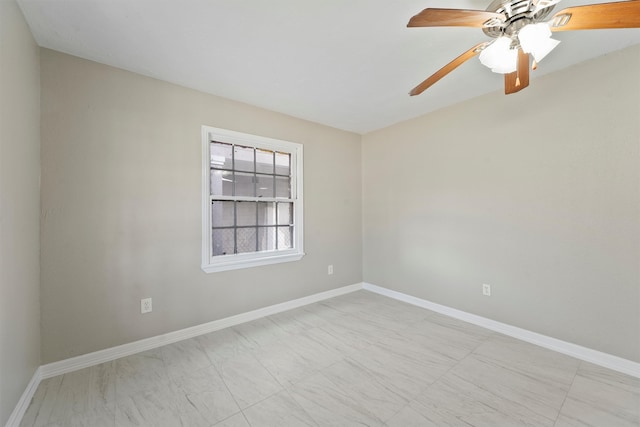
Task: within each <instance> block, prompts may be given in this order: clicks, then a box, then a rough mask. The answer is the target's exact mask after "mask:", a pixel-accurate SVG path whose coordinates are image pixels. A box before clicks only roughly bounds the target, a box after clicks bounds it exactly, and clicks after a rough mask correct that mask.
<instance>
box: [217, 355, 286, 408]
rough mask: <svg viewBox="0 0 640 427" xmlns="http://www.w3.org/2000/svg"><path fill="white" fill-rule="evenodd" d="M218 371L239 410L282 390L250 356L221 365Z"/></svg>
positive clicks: (237, 358)
mask: <svg viewBox="0 0 640 427" xmlns="http://www.w3.org/2000/svg"><path fill="white" fill-rule="evenodd" d="M218 371H219V373H220V376H221V377H222V379H223V380H224V382H225V384H226V385H227V388H228V389H229V391H230V392H231V394H232V395H233V397H234V399H235V400H236V402H237V403H238V405H239V406H240V408H241V409H244V408H247V407H249V406H251V405H253V404H255V403H257V402H259V401H261V400H264V399H266V398H267V397H269V396H271V395H273V394H275V393H277V392H279V391H280V390H282V385H280V383H279V382H278V381H277V380H276V379H275V378H274V377H273V375H271V374H270V373H269V371H267V369H266V368H265V367H264V366H263V365H262V364H261V363H260V362H259V361H258V360H257V359H256V358H255V357H253V356H252V355H251V354H244V355H241V356H238V357H236V358H233V359H229V360H227V361H226V362H224V363H221V364H220V365H219V366H218Z"/></svg>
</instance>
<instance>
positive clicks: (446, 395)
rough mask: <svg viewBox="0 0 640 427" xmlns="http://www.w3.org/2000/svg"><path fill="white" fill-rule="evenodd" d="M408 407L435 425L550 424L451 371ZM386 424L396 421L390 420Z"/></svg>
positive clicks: (526, 407) (519, 404) (522, 404)
mask: <svg viewBox="0 0 640 427" xmlns="http://www.w3.org/2000/svg"><path fill="white" fill-rule="evenodd" d="M410 406H411V408H412V409H413V410H414V411H415V412H417V413H419V414H420V415H421V416H422V417H424V418H425V419H427V420H429V422H431V423H433V424H435V425H438V426H459V425H465V426H466V425H469V426H486V427H495V426H510V427H513V426H537V427H543V426H552V425H553V422H554V420H555V418H554V419H553V420H552V419H549V418H547V417H545V416H543V415H540V414H539V413H538V412H536V411H532V410H531V409H530V408H529V403H528V402H518V401H514V400H511V399H507V398H505V397H503V396H499V395H496V394H494V393H492V392H491V391H489V390H487V389H485V388H484V387H483V386H482V385H477V384H474V383H472V382H469V381H465V380H464V379H463V378H460V377H458V376H455V375H449V374H447V375H445V376H444V377H443V378H441V379H440V380H438V381H436V382H435V383H434V384H433V385H431V386H430V387H429V388H427V389H426V390H424V391H423V392H422V393H420V395H419V396H418V397H417V398H416V400H415V401H413V402H411V404H410ZM393 421H394V420H392V422H390V425H398V424H395V423H394V422H393Z"/></svg>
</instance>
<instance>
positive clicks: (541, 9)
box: [482, 0, 557, 47]
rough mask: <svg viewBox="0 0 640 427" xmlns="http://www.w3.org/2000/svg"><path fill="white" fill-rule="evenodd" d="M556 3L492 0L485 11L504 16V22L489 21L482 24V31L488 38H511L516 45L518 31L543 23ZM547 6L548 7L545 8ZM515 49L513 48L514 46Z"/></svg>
mask: <svg viewBox="0 0 640 427" xmlns="http://www.w3.org/2000/svg"><path fill="white" fill-rule="evenodd" d="M555 3H557V2H556V1H553V0H540V1H538V2H537V3H534V2H533V1H532V0H510V1H509V0H494V1H493V2H492V3H491V4H490V5H489V7H487V11H489V12H495V13H500V14H502V15H504V17H505V20H504V21H500V20H498V19H490V20H489V21H487V22H485V23H484V27H483V28H482V31H484V33H485V34H486V35H488V36H489V37H493V38H498V37H502V36H507V37H511V38H512V39H513V40H514V42H516V43H517V37H514V36H515V35H517V34H518V31H520V29H521V28H522V27H524V26H525V25H528V24H535V23H538V22H542V21H544V19H545V18H546V17H547V16H549V14H550V13H551V11H552V10H553V9H554V7H555ZM547 4H548V6H546V5H547ZM514 47H515V46H514Z"/></svg>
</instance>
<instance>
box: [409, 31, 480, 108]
mask: <svg viewBox="0 0 640 427" xmlns="http://www.w3.org/2000/svg"><path fill="white" fill-rule="evenodd" d="M489 44H491V42H482V43H478V44H477V45H475V46H474V47H472V48H471V49H469V50H468V51H466V52H465V53H463V54H462V55H460V56H458V57H457V58H456V59H454V60H453V61H451V62H449V63H448V64H447V65H445V66H444V67H442V68H440V69H439V70H438V71H436V72H435V73H434V74H433V75H432V76H430V77H429V78H428V79H426V80H425V81H423V82H422V83H420V84H419V85H418V86H416V87H414V88H413V89H411V92H409V95H411V96H415V95H420V94H421V93H422V92H424V91H425V90H427V89H428V88H429V87H431V86H433V84H434V83H436V82H437V81H438V80H440V79H441V78H443V77H444V76H446V75H447V74H449V73H450V72H452V71H453V70H455V69H456V68H458V67H459V66H460V65H462V64H463V63H464V62H465V61H468V60H469V59H471V58H473V57H474V56H476V55H477V54H479V53H480V52H481V51H482V49H484V48H485V47H487V46H488V45H489Z"/></svg>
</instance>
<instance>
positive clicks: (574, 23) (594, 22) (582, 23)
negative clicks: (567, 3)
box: [549, 0, 640, 31]
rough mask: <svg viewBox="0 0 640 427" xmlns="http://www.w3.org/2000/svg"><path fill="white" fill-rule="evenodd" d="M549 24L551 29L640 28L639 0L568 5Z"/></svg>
mask: <svg viewBox="0 0 640 427" xmlns="http://www.w3.org/2000/svg"><path fill="white" fill-rule="evenodd" d="M549 24H550V25H549V27H550V28H551V31H572V30H598V29H609V28H640V0H631V1H621V2H615V3H599V4H589V5H585V6H575V7H569V8H566V9H563V10H561V11H560V12H558V13H556V14H555V15H554V16H553V18H551V21H549Z"/></svg>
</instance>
